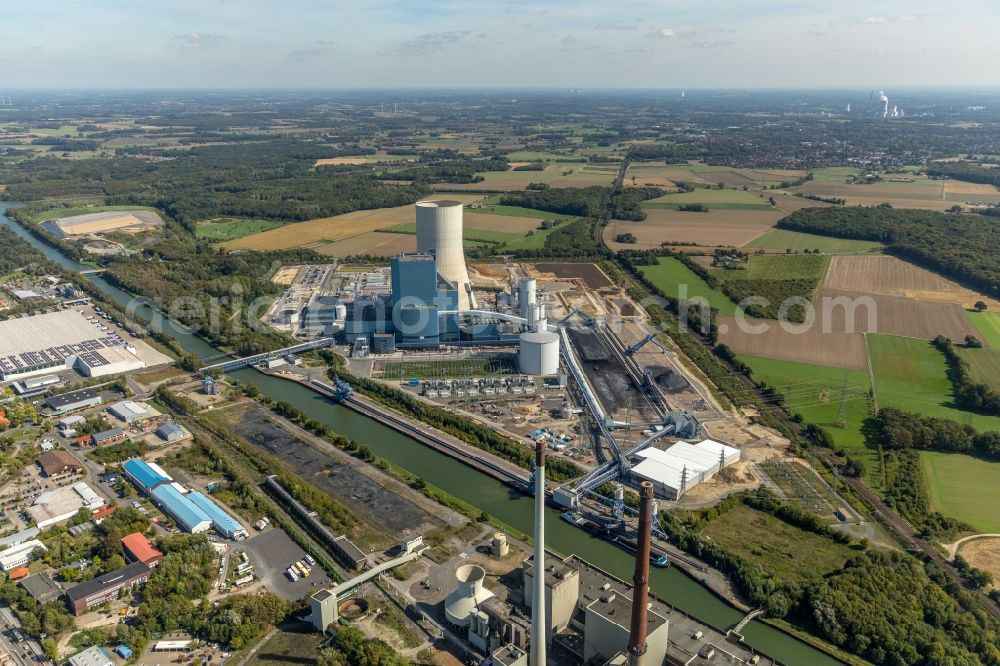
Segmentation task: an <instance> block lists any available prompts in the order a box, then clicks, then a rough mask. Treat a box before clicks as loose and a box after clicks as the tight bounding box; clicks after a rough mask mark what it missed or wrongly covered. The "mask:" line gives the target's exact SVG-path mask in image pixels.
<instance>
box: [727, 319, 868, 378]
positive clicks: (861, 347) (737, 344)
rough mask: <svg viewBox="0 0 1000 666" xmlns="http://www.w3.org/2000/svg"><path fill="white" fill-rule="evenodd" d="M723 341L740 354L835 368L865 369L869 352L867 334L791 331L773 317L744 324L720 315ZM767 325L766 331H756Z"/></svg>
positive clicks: (813, 327) (819, 330)
mask: <svg viewBox="0 0 1000 666" xmlns="http://www.w3.org/2000/svg"><path fill="white" fill-rule="evenodd" d="M716 323H717V325H718V328H719V342H720V343H722V344H725V345H726V346H727V347H729V348H730V349H732V350H733V352H735V353H736V354H739V355H749V356H754V357H761V358H765V359H774V360H776V361H784V362H794V363H804V364H809V365H815V366H822V367H824V368H826V369H827V370H828V371H832V370H831V369H832V368H840V369H843V370H857V371H865V370H867V369H868V352H867V351H866V349H865V339H864V334H863V333H844V332H840V331H830V332H824V331H823V330H822V328H821V327H819V326H812V327H811V328H809V330H807V331H806V332H804V333H795V332H789V331H786V330H784V329H783V328H781V327H780V326H779V325H778V324H777V323H776V322H775V321H773V320H765V319H754V318H752V317H747V318H746V326H745V327H741V326H740V325H739V324H738V322H737V321H736V318H735V317H733V316H729V315H719V317H718V318H717V320H716ZM760 326H767V331H766V332H765V333H753V332H751V331H756V330H761V329H760V328H759V327H760Z"/></svg>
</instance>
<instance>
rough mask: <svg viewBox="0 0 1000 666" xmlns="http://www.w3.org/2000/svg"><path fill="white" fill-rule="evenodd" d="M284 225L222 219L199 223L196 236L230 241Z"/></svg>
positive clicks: (282, 223) (262, 221) (274, 222)
mask: <svg viewBox="0 0 1000 666" xmlns="http://www.w3.org/2000/svg"><path fill="white" fill-rule="evenodd" d="M284 224H285V223H284V222H278V221H276V220H247V219H236V218H224V219H223V220H219V221H211V222H199V223H198V232H197V235H198V238H206V239H208V240H211V241H230V240H234V239H236V238H243V237H244V236H249V235H250V234H256V233H260V232H261V231H270V230H271V229H277V228H278V227H280V226H282V225H284Z"/></svg>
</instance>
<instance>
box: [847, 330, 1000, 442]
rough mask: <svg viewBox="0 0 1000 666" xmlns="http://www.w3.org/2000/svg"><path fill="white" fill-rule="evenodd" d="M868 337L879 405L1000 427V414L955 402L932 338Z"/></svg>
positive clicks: (989, 427) (975, 425) (981, 426)
mask: <svg viewBox="0 0 1000 666" xmlns="http://www.w3.org/2000/svg"><path fill="white" fill-rule="evenodd" d="M866 339H867V341H868V351H869V361H870V363H871V368H872V373H873V374H874V376H875V395H876V399H877V401H878V406H879V407H897V408H899V409H902V410H905V411H908V412H915V413H917V414H922V415H924V416H936V417H939V418H946V419H952V420H955V421H959V422H960V423H965V424H968V425H971V426H972V427H973V428H976V429H977V430H980V431H986V430H1000V417H997V416H982V415H979V414H973V413H971V412H965V411H962V410H959V409H956V408H955V407H953V406H952V397H951V382H950V381H949V380H948V376H947V372H948V368H947V365H946V363H945V359H944V356H943V355H942V354H941V352H939V351H938V350H937V349H935V348H934V346H933V345H932V344H931V343H930V341H928V340H921V339H917V338H904V337H900V336H895V335H881V334H877V333H876V334H871V333H870V334H868V335H867V336H866Z"/></svg>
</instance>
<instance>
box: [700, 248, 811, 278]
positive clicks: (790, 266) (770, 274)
mask: <svg viewBox="0 0 1000 666" xmlns="http://www.w3.org/2000/svg"><path fill="white" fill-rule="evenodd" d="M829 264H830V258H829V257H827V256H823V255H814V254H774V255H752V256H751V257H750V259H749V261H748V262H747V268H746V270H743V271H738V270H725V269H713V271H712V273H713V275H715V276H716V277H717V278H718V279H719V280H722V281H725V280H798V279H817V280H818V279H822V278H823V276H824V275H826V268H827V266H828V265H829Z"/></svg>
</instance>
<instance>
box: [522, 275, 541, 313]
mask: <svg viewBox="0 0 1000 666" xmlns="http://www.w3.org/2000/svg"><path fill="white" fill-rule="evenodd" d="M537 291H538V284H537V283H536V282H535V281H534V280H533V279H532V278H524V279H523V280H521V282H520V284H518V286H517V303H518V305H519V306H520V308H521V316H522V317H525V318H527V316H528V309H529V308H530V306H532V305H534V304H535V294H536V293H537Z"/></svg>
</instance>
